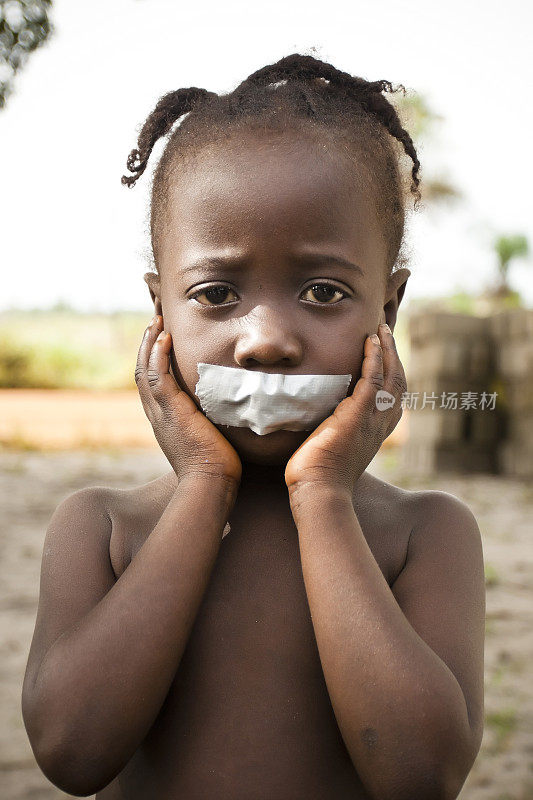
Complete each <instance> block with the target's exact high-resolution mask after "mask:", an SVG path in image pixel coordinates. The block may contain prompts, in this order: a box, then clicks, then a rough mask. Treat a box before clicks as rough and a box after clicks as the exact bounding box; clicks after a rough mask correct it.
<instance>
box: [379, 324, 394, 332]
mask: <svg viewBox="0 0 533 800" xmlns="http://www.w3.org/2000/svg"><path fill="white" fill-rule="evenodd" d="M381 327H382V328H383V329H384V330H385V331H387V333H392V331H391V329H390V328H389V326H388V325H387V323H386V322H382V323H381Z"/></svg>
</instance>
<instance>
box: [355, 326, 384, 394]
mask: <svg viewBox="0 0 533 800" xmlns="http://www.w3.org/2000/svg"><path fill="white" fill-rule="evenodd" d="M364 353H365V357H364V359H363V364H362V367H361V379H362V380H363V381H364V382H365V383H366V384H367V386H368V389H369V391H371V392H373V393H374V394H375V392H376V391H377V390H378V389H382V388H383V381H384V375H383V352H382V349H381V343H380V340H379V337H378V336H377V334H375V333H373V334H372V336H367V338H366V341H365V349H364Z"/></svg>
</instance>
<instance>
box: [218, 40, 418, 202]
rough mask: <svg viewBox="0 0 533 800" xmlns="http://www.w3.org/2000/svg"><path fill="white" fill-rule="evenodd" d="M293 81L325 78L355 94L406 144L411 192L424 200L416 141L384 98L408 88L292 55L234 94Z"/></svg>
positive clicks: (263, 70) (252, 77)
mask: <svg viewBox="0 0 533 800" xmlns="http://www.w3.org/2000/svg"><path fill="white" fill-rule="evenodd" d="M291 78H292V79H294V80H306V79H314V80H320V79H325V80H327V81H329V82H330V83H333V84H335V85H336V86H337V87H338V88H339V89H340V90H341V91H344V92H345V93H346V95H351V96H352V97H353V99H355V100H357V102H359V104H360V105H361V106H362V108H364V110H365V111H367V112H368V113H370V114H372V115H373V116H374V117H376V118H377V119H378V121H379V122H381V123H382V125H384V126H385V128H386V129H387V130H388V132H389V133H390V134H391V136H393V137H394V138H395V139H397V140H398V141H399V142H400V143H401V144H402V145H403V149H404V151H405V153H406V155H408V156H409V157H410V158H411V160H412V162H413V167H412V170H411V175H412V185H411V191H412V192H413V193H414V194H415V195H416V199H417V200H420V191H419V188H418V187H419V184H420V177H419V175H418V171H419V169H420V161H419V160H418V157H417V154H416V150H415V146H414V144H413V140H412V139H411V137H410V136H409V134H408V132H407V131H406V130H404V128H403V127H402V124H401V122H400V118H399V117H398V113H397V112H396V109H395V108H394V106H393V105H392V104H391V103H389V101H388V100H387V99H386V98H385V97H383V95H382V92H391V93H392V92H397V91H403V93H404V94H405V87H404V86H403V85H402V84H399V85H398V86H396V87H393V85H392V83H391V82H390V81H387V80H379V81H367V80H365V79H364V78H360V77H359V76H357V75H350V73H348V72H342V71H341V70H339V69H337V68H336V67H334V66H333V65H332V64H328V63H327V62H325V61H320V60H319V59H316V58H313V56H305V55H300V54H299V53H293V54H292V55H290V56H286V57H285V58H282V59H280V61H278V62H277V63H276V64H270V65H268V66H266V67H262V68H261V69H258V70H257V71H256V72H253V73H252V74H251V75H250V76H249V77H248V78H246V80H244V81H243V82H242V83H240V84H239V86H238V87H237V88H236V89H235V92H234V94H236V95H238V96H239V97H240V96H241V95H242V94H243V93H245V92H246V90H247V89H248V88H249V85H250V84H255V85H258V86H267V85H268V84H271V83H278V82H280V81H283V80H290V79H291ZM304 97H305V99H306V100H307V102H308V105H309V107H310V109H313V104H312V101H311V102H310V99H309V97H308V95H307V93H304Z"/></svg>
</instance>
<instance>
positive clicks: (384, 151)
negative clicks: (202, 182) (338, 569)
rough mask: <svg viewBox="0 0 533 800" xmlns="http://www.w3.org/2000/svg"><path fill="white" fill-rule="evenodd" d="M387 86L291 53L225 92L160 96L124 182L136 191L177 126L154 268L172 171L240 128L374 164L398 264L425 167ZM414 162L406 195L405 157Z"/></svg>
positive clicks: (154, 223)
mask: <svg viewBox="0 0 533 800" xmlns="http://www.w3.org/2000/svg"><path fill="white" fill-rule="evenodd" d="M399 90H402V91H403V92H404V93H405V88H404V87H403V86H401V85H400V86H398V87H396V88H394V87H393V86H392V84H391V83H390V81H386V80H379V81H367V80H365V79H364V78H360V77H357V76H354V75H350V74H349V73H347V72H341V71H340V70H338V69H336V68H335V67H334V66H333V65H332V64H328V63H326V62H324V61H320V60H318V59H316V58H314V57H313V56H309V55H301V54H299V53H294V54H292V55H289V56H286V57H285V58H282V59H280V61H277V62H276V63H275V64H270V65H268V66H265V67H262V68H261V69H259V70H257V71H256V72H254V73H252V74H251V75H249V76H248V78H246V80H244V81H243V82H242V83H240V84H239V85H238V86H237V88H236V89H234V90H233V91H232V92H229V93H228V94H222V95H218V94H217V93H216V92H209V91H207V90H206V89H200V88H197V87H190V88H187V89H177V90H176V91H171V92H168V93H167V94H165V95H164V96H163V97H161V98H160V100H159V101H158V103H157V105H156V106H155V108H154V110H153V111H152V113H151V114H150V115H149V116H148V117H147V119H146V121H145V122H144V124H143V125H142V128H141V131H140V133H139V137H138V142H137V147H136V148H134V149H133V150H132V151H131V152H130V154H129V156H128V159H127V168H128V170H129V172H131V173H132V174H131V175H123V176H122V183H123V184H124V185H126V186H129V187H131V186H134V184H135V182H136V181H137V180H138V179H139V177H140V176H141V175H142V174H143V172H144V171H145V169H146V166H147V164H148V159H149V157H150V153H151V152H152V149H153V147H154V144H155V143H156V141H157V140H158V139H159V138H160V137H162V136H165V135H166V134H167V133H168V132H169V131H170V129H171V128H172V126H173V125H174V123H175V122H176V121H177V120H179V119H180V118H181V117H183V116H184V115H186V116H185V118H184V119H183V120H182V121H181V122H180V124H179V125H178V126H177V127H176V128H175V130H174V131H173V132H172V134H171V136H170V137H169V139H168V141H167V144H166V146H165V148H164V151H163V154H162V156H161V158H160V160H159V164H158V165H157V168H156V170H155V172H154V176H153V181H152V192H151V203H150V231H151V242H152V251H153V254H154V261H155V265H156V269H157V263H158V259H157V243H158V239H159V233H160V230H161V217H162V216H163V214H164V212H165V210H166V207H165V203H166V198H167V196H168V189H169V186H170V183H171V178H172V173H173V171H174V169H176V168H177V167H178V165H180V164H183V163H184V162H185V154H186V153H187V152H189V153H195V152H198V150H199V149H200V147H201V146H202V145H209V144H213V142H216V141H218V140H220V139H223V138H224V136H231V135H232V133H235V132H237V131H244V130H246V129H250V128H251V129H252V130H253V129H256V130H257V131H258V132H263V131H265V130H266V129H267V128H268V129H274V128H276V129H279V130H282V131H287V130H289V129H294V130H299V131H300V132H302V131H306V132H308V133H312V132H313V133H314V134H315V136H317V137H318V139H320V138H321V139H322V140H324V139H327V140H329V141H332V142H333V143H336V144H338V145H343V146H344V147H346V144H348V145H351V147H352V150H355V152H357V153H358V155H359V156H363V157H364V158H363V159H361V158H360V162H364V163H366V164H371V169H372V173H371V176H372V182H373V184H374V188H375V192H374V196H375V204H376V210H377V211H378V213H379V215H380V219H381V221H382V223H383V225H384V228H385V235H386V236H387V241H388V245H389V252H388V258H387V269H388V271H390V270H391V269H392V268H393V267H394V265H395V263H396V262H397V259H398V255H399V253H400V248H401V244H402V241H403V235H404V226H405V204H406V197H407V194H408V192H410V193H411V195H412V196H414V205H415V208H416V206H417V203H418V202H419V200H420V190H419V184H420V177H419V169H420V162H419V160H418V157H417V154H416V150H415V147H414V144H413V141H412V139H411V137H410V135H409V133H408V132H407V131H406V130H404V128H403V127H402V124H401V122H400V119H399V117H398V113H397V111H396V109H395V108H394V106H393V105H392V104H391V103H390V102H389V101H388V100H387V98H386V97H385V96H384V94H383V93H384V92H389V93H391V92H396V91H399ZM404 157H408V158H410V160H411V162H412V166H411V170H410V185H409V189H408V190H406V187H405V180H404V176H403V171H402V162H403V158H404Z"/></svg>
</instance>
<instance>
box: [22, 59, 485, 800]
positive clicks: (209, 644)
mask: <svg viewBox="0 0 533 800" xmlns="http://www.w3.org/2000/svg"><path fill="white" fill-rule="evenodd" d="M390 91H393V89H392V86H391V84H390V83H388V82H387V81H384V80H380V81H375V82H367V81H366V80H363V79H362V78H358V77H352V76H351V75H349V74H346V73H344V72H340V71H338V70H337V69H335V68H334V67H333V66H332V65H331V64H327V63H323V62H322V61H318V60H316V59H314V58H313V57H311V56H303V55H299V54H294V55H291V56H288V57H286V58H283V59H281V61H279V62H278V63H276V64H273V65H270V66H267V67H265V68H263V69H261V70H259V71H258V72H255V73H254V74H252V75H251V76H250V77H249V78H247V79H246V80H245V81H244V82H243V83H241V84H240V85H239V86H238V87H237V89H235V91H233V92H231V93H230V94H227V95H223V96H220V97H219V96H218V95H217V94H215V93H213V92H207V91H205V90H203V89H198V88H189V89H179V90H177V91H175V92H170V93H169V94H167V95H165V96H164V97H162V98H161V100H160V101H159V102H158V104H157V106H156V107H155V109H154V111H153V112H152V113H151V114H150V116H149V117H148V119H147V120H146V122H145V123H144V126H143V128H142V130H141V132H140V135H139V142H138V149H137V150H133V151H132V153H131V154H130V156H129V158H128V168H129V170H130V172H132V173H133V174H132V176H130V177H123V182H124V183H125V184H127V185H130V186H131V185H133V184H134V183H135V181H136V179H137V178H138V177H139V176H140V175H141V174H142V173H143V171H144V170H145V168H146V165H147V161H148V158H149V155H150V153H151V150H152V148H153V145H154V144H155V142H156V141H157V140H158V138H159V137H161V136H164V135H165V134H167V133H168V132H169V131H170V129H171V127H172V125H173V124H174V123H175V122H176V121H177V120H179V119H181V118H182V117H183V116H184V115H187V116H186V117H185V118H184V119H183V120H182V122H181V124H180V125H179V126H177V127H176V128H175V130H174V131H173V132H172V135H171V136H170V137H169V140H168V142H167V144H166V148H165V150H164V153H163V155H162V157H161V159H160V162H159V164H158V166H157V169H156V171H155V174H154V179H153V187H152V203H151V240H152V247H153V254H154V260H155V267H156V271H154V272H149V273H147V274H146V275H145V280H146V282H147V284H148V287H149V290H150V296H151V298H152V301H153V303H154V309H155V316H154V318H153V320H152V321H151V323H150V324H149V326H148V328H147V329H146V332H145V334H144V337H143V340H142V344H141V345H140V349H139V355H138V361H137V366H136V370H135V376H136V381H137V385H138V388H139V393H140V397H141V400H142V404H143V407H144V410H145V412H146V414H147V416H148V418H149V420H150V422H151V424H152V426H153V429H154V434H155V436H156V438H157V441H158V443H159V445H160V446H161V449H162V450H163V452H164V453H165V455H166V457H167V458H168V461H169V463H170V466H171V467H172V469H171V470H170V472H168V473H166V474H165V475H162V476H161V477H160V478H158V479H157V480H154V481H151V482H150V483H148V484H146V485H145V486H141V487H134V488H132V489H130V490H128V491H123V490H117V489H108V488H103V487H91V488H87V489H84V490H81V491H77V492H75V493H74V494H72V495H70V496H69V497H67V498H66V499H65V500H64V501H63V502H62V503H61V504H60V505H59V506H58V508H57V509H56V511H55V512H54V515H53V517H52V520H51V522H50V525H49V528H48V531H47V534H46V540H45V543H44V549H43V561H42V573H41V586H40V601H39V610H38V615H37V621H36V626H35V633H34V637H33V641H32V646H31V650H30V653H29V658H28V665H27V670H26V675H25V680H24V687H23V696H22V704H23V715H24V722H25V725H26V729H27V732H28V736H29V739H30V742H31V745H32V748H33V751H34V753H35V757H36V759H37V762H38V764H39V766H40V767H41V769H42V771H43V772H44V774H45V775H46V776H47V777H48V778H49V780H50V781H52V783H54V784H55V785H56V786H58V787H59V788H61V789H63V790H64V791H66V792H70V793H71V794H74V795H78V796H88V795H91V794H93V793H94V792H96V793H97V795H96V797H97V798H98V800H111V799H112V798H122V799H123V800H315V799H316V800H345V799H348V798H349V799H350V800H355V798H373V799H374V800H426V799H427V800H430V799H431V800H443V799H445V800H452V798H455V797H457V795H458V793H459V790H460V788H461V786H462V785H463V783H464V781H465V778H466V776H467V774H468V772H469V770H470V769H471V767H472V764H473V762H474V760H475V758H476V755H477V753H478V750H479V747H480V742H481V737H482V731H483V645H484V614H485V594H484V570H483V555H482V546H481V538H480V533H479V529H478V526H477V524H476V521H475V519H474V517H473V515H472V513H471V512H470V511H469V509H468V508H467V506H465V504H464V503H463V502H462V501H460V500H458V499H457V498H456V497H454V496H452V495H449V494H447V493H445V492H440V491H406V490H402V489H400V488H398V487H396V486H393V485H390V484H388V483H386V482H384V481H382V480H378V479H377V478H375V477H372V476H371V475H370V474H369V473H368V472H366V467H367V466H368V464H369V463H370V461H371V460H372V458H373V456H374V455H375V454H376V452H377V451H378V449H379V447H380V445H381V443H382V442H383V440H384V439H385V438H386V437H387V436H388V435H389V434H390V433H391V431H392V430H393V429H394V427H395V426H396V424H397V423H398V420H399V419H400V416H401V396H402V393H403V392H404V391H405V389H406V383H405V376H404V370H403V367H402V364H401V363H400V360H399V358H398V354H397V352H396V347H395V343H394V337H393V334H392V330H393V329H394V324H395V322H396V316H397V312H398V306H399V304H400V302H401V299H402V296H403V293H404V290H405V286H406V281H407V278H408V277H409V274H410V273H409V271H408V270H407V269H406V268H399V252H400V247H401V243H402V237H403V230H404V215H405V208H406V206H405V201H404V199H406V198H407V197H408V191H404V188H403V187H404V179H403V175H404V171H403V160H404V159H406V157H409V158H410V159H411V160H412V165H411V174H410V180H411V192H412V194H414V195H415V196H418V188H417V187H418V184H419V177H418V169H419V162H418V159H417V157H416V152H415V149H414V147H413V143H412V141H411V138H410V137H409V134H408V133H407V132H406V131H405V130H404V129H403V128H402V126H401V123H400V121H399V119H398V116H397V114H396V112H395V110H394V108H393V106H392V105H391V104H390V103H389V102H388V100H387V99H386V97H385V95H384V94H383V93H384V92H390ZM402 151H403V152H402ZM380 323H386V324H380ZM200 364H204V365H205V364H207V365H217V366H218V367H219V368H221V367H225V368H232V369H234V370H239V371H242V372H237V377H240V376H242V378H243V379H244V378H251V377H252V375H253V374H254V373H258V375H257V376H256V378H262V379H263V380H265V381H266V382H267V383H268V377H267V376H272V375H274V376H277V377H276V378H272V381H277V383H274V384H273V385H277V386H278V387H280V386H281V385H282V382H283V377H284V376H286V377H287V379H288V378H289V376H291V377H292V378H296V376H298V375H300V376H310V375H315V376H319V378H320V376H321V377H322V378H324V376H327V375H330V376H333V375H335V376H339V375H341V376H348V379H349V386H347V391H346V393H345V396H344V399H342V400H341V401H340V402H338V403H337V405H336V407H335V408H334V410H333V412H332V413H329V415H324V414H323V415H322V419H321V420H320V421H319V424H317V425H314V426H311V428H309V426H307V429H305V430H304V429H296V430H295V429H294V426H293V428H290V427H288V426H285V427H284V426H283V425H280V426H278V427H277V428H276V429H274V430H271V431H270V432H269V433H266V434H262V435H261V434H258V433H256V432H254V431H253V430H252V429H251V427H249V426H247V425H242V424H241V425H239V424H237V425H230V426H228V425H223V424H215V423H213V422H212V421H211V420H210V419H209V417H208V415H207V413H204V411H203V410H202V409H203V407H201V402H200V400H199V398H198V397H197V393H196V389H197V384H198V383H199V381H198V378H199V365H200ZM225 374H226V373H225ZM232 374H233V373H232ZM265 385H266V384H265ZM385 392H386V393H387V394H383V393H385ZM378 393H381V395H378ZM275 397H276V395H275V393H274V395H273V399H272V406H273V408H275V407H276V401H275ZM378 397H382V398H383V397H385V398H386V399H387V398H388V400H387V402H385V403H380V402H378ZM316 400H317V396H313V394H312V392H311V394H307V395H304V396H303V400H302V402H303V406H304V407H312V406H313V402H314V401H316ZM278 410H279V409H278ZM259 416H260V415H259Z"/></svg>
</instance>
